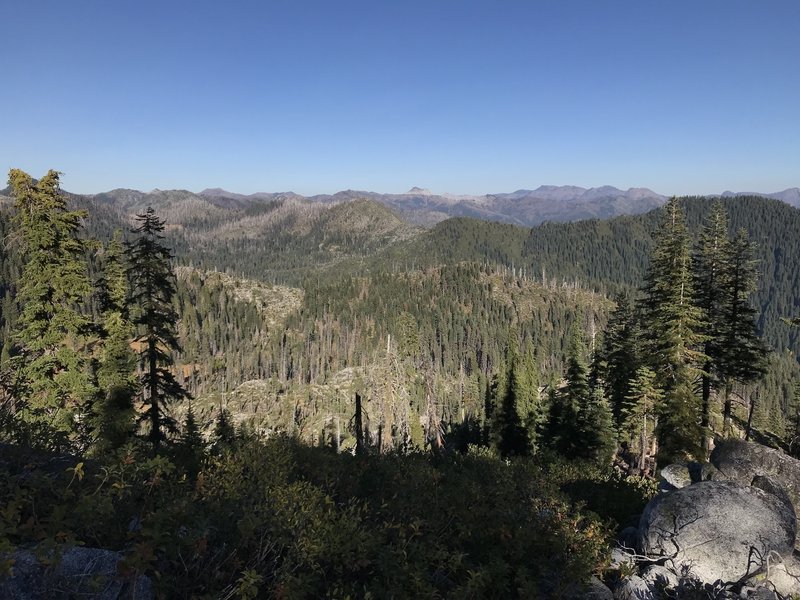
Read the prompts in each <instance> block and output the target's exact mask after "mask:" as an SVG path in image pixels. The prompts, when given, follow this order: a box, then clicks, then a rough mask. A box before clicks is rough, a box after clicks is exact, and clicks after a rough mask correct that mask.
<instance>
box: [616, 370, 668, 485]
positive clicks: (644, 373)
mask: <svg viewBox="0 0 800 600" xmlns="http://www.w3.org/2000/svg"><path fill="white" fill-rule="evenodd" d="M655 379H656V374H655V373H654V372H653V371H652V370H651V369H649V368H648V367H640V368H639V369H638V370H637V371H636V376H635V377H634V379H633V381H632V382H631V386H630V391H629V392H628V395H627V396H626V398H625V404H624V406H623V408H622V417H623V422H622V428H621V431H622V435H623V436H625V437H626V438H627V442H628V448H629V449H630V451H631V452H632V453H633V454H634V456H635V457H636V468H637V470H638V472H639V473H646V472H648V471H649V466H650V465H649V460H650V459H651V458H652V457H654V456H655V454H656V452H657V449H658V448H657V445H656V437H655V433H656V427H657V425H658V415H659V413H661V412H662V407H661V404H662V402H663V399H664V395H663V393H662V392H661V390H660V389H658V387H657V386H656V384H655Z"/></svg>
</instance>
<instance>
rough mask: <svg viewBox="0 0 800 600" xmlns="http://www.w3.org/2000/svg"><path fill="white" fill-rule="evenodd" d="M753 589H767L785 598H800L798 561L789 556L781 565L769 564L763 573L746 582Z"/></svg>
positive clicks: (799, 566) (799, 564) (799, 565)
mask: <svg viewBox="0 0 800 600" xmlns="http://www.w3.org/2000/svg"><path fill="white" fill-rule="evenodd" d="M747 584H748V585H749V586H750V587H752V588H754V589H758V588H768V589H771V590H774V591H776V592H777V593H778V594H780V595H781V596H783V597H785V598H790V597H793V596H800V561H798V560H797V559H796V558H794V557H792V556H789V557H786V558H785V559H784V561H783V562H782V563H778V564H770V566H769V568H768V569H765V571H764V572H763V573H760V574H759V575H756V576H755V577H753V578H752V579H750V580H748V582H747Z"/></svg>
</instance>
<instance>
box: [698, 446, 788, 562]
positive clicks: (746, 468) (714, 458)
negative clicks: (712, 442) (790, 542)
mask: <svg viewBox="0 0 800 600" xmlns="http://www.w3.org/2000/svg"><path fill="white" fill-rule="evenodd" d="M711 462H712V463H713V464H714V466H715V467H717V469H719V470H720V471H721V472H722V474H723V475H724V476H725V477H726V478H728V479H730V480H731V481H737V482H739V483H743V484H746V485H750V484H751V483H752V482H753V478H754V477H756V476H757V475H767V476H769V477H772V478H773V479H775V480H776V481H777V482H778V483H779V484H780V486H781V487H782V488H783V489H784V490H786V493H787V494H788V495H789V498H791V500H792V504H793V505H794V509H795V514H797V510H798V507H800V460H797V459H795V458H792V457H791V456H788V455H786V454H784V453H783V452H780V451H779V450H773V449H772V448H767V447H766V446H762V445H761V444H755V443H753V442H745V441H743V440H722V441H720V442H718V443H717V445H716V447H715V448H714V451H713V452H712V453H711ZM796 542H798V545H795V548H797V549H798V550H800V540H796Z"/></svg>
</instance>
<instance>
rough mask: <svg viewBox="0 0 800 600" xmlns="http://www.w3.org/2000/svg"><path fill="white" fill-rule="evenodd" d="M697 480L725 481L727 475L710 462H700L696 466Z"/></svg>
mask: <svg viewBox="0 0 800 600" xmlns="http://www.w3.org/2000/svg"><path fill="white" fill-rule="evenodd" d="M696 477H697V481H695V483H698V482H700V481H727V479H728V478H727V477H725V475H723V474H722V472H721V471H720V470H719V469H718V468H717V467H715V466H714V465H712V464H711V463H700V464H699V465H698V467H697V474H696Z"/></svg>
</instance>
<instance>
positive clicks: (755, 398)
mask: <svg viewBox="0 0 800 600" xmlns="http://www.w3.org/2000/svg"><path fill="white" fill-rule="evenodd" d="M757 401H758V392H754V393H752V394H750V410H749V411H748V413H747V430H746V431H745V434H744V440H745V441H746V442H749V441H750V431H751V430H752V425H753V413H754V412H756V402H757Z"/></svg>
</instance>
